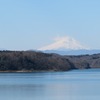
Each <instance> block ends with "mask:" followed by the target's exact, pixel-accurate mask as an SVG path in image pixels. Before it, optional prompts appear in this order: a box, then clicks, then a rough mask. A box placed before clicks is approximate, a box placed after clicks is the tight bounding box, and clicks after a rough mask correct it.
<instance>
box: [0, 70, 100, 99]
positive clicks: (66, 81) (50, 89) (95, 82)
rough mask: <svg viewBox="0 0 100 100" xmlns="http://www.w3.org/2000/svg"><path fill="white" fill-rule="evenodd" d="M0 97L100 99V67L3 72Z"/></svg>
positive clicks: (1, 74)
mask: <svg viewBox="0 0 100 100" xmlns="http://www.w3.org/2000/svg"><path fill="white" fill-rule="evenodd" d="M0 100H100V69H90V70H74V71H68V72H40V73H39V72H36V73H0Z"/></svg>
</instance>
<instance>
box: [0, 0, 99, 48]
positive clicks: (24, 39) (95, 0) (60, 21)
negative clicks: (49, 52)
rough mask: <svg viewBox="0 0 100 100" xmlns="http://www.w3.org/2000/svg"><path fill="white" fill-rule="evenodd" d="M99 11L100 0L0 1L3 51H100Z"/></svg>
mask: <svg viewBox="0 0 100 100" xmlns="http://www.w3.org/2000/svg"><path fill="white" fill-rule="evenodd" d="M99 9H100V1H99V0H0V48H4V49H8V50H29V49H48V48H49V49H52V48H53V49H55V48H56V49H57V48H59V47H60V46H61V45H62V44H63V47H66V48H72V49H79V48H86V49H87V48H90V49H100V45H99V43H100V38H99V37H100V28H99V26H100V10H99ZM57 37H60V38H59V39H58V40H56V41H54V39H55V38H57ZM66 37H70V38H71V39H72V40H73V41H74V42H72V41H71V40H69V41H67V39H68V38H67V39H66ZM64 41H67V42H64ZM65 43H67V44H66V45H67V46H65ZM71 44H72V45H71Z"/></svg>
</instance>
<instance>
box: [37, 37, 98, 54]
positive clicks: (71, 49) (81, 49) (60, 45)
mask: <svg viewBox="0 0 100 100" xmlns="http://www.w3.org/2000/svg"><path fill="white" fill-rule="evenodd" d="M38 50H39V51H42V52H45V53H57V54H60V55H84V54H94V53H100V50H92V49H90V48H89V47H86V46H84V45H82V44H81V43H80V42H79V41H77V40H76V39H74V38H72V37H69V36H64V37H57V38H55V39H54V42H53V43H52V44H49V45H47V46H44V47H41V48H39V49H38Z"/></svg>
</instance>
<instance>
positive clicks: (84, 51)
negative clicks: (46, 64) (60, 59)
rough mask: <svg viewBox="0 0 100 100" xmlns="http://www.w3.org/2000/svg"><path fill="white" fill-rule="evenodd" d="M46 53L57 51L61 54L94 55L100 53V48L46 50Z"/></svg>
mask: <svg viewBox="0 0 100 100" xmlns="http://www.w3.org/2000/svg"><path fill="white" fill-rule="evenodd" d="M43 52H44V53H57V54H60V55H86V54H89V55H92V54H97V53H100V50H85V49H81V50H46V51H43Z"/></svg>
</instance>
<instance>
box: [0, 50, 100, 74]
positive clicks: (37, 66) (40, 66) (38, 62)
mask: <svg viewBox="0 0 100 100" xmlns="http://www.w3.org/2000/svg"><path fill="white" fill-rule="evenodd" d="M87 68H100V54H94V55H80V56H67V55H65V56H62V55H58V54H54V53H51V54H47V53H42V52H36V51H0V71H1V72H3V71H7V72H17V71H19V72H35V71H68V70H72V69H87Z"/></svg>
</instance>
